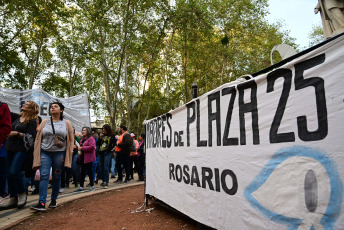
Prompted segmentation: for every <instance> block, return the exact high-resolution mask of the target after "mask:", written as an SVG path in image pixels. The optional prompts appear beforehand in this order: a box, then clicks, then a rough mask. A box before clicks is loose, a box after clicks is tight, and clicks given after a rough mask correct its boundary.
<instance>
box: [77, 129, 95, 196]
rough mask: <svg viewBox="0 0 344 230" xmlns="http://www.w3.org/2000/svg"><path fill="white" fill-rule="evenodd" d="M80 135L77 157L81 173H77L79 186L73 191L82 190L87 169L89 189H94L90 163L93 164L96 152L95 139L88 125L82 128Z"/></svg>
mask: <svg viewBox="0 0 344 230" xmlns="http://www.w3.org/2000/svg"><path fill="white" fill-rule="evenodd" d="M82 136H83V138H82V139H81V143H80V144H81V146H80V147H78V150H79V151H80V152H81V154H80V155H79V159H78V161H79V162H80V165H81V173H80V174H79V182H80V187H79V188H78V189H77V190H75V191H74V192H84V182H85V174H86V171H87V175H88V178H89V179H90V188H89V191H93V190H94V180H93V172H92V165H93V162H94V161H96V152H95V149H96V141H95V140H94V138H93V137H92V130H91V128H90V127H83V128H82Z"/></svg>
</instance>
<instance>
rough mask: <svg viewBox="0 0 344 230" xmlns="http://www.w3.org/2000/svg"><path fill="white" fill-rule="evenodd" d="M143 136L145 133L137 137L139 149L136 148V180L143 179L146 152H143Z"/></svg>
mask: <svg viewBox="0 0 344 230" xmlns="http://www.w3.org/2000/svg"><path fill="white" fill-rule="evenodd" d="M145 138H146V134H144V133H141V135H140V137H139V141H140V143H139V149H138V150H137V156H138V169H137V170H138V174H139V180H138V181H144V180H145V176H144V169H145V161H146V153H145Z"/></svg>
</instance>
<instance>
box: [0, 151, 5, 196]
mask: <svg viewBox="0 0 344 230" xmlns="http://www.w3.org/2000/svg"><path fill="white" fill-rule="evenodd" d="M6 177H7V160H6V157H0V196H5V195H6V194H7V190H6V185H7V178H6Z"/></svg>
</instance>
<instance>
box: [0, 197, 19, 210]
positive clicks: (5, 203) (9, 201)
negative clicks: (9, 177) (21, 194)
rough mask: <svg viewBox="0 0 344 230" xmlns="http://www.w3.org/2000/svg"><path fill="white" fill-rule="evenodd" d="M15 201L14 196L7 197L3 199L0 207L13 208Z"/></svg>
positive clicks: (15, 204)
mask: <svg viewBox="0 0 344 230" xmlns="http://www.w3.org/2000/svg"><path fill="white" fill-rule="evenodd" d="M17 203H18V201H17V199H16V198H15V197H10V198H9V199H5V200H4V201H3V204H2V205H1V206H0V207H1V209H8V208H15V207H16V206H17Z"/></svg>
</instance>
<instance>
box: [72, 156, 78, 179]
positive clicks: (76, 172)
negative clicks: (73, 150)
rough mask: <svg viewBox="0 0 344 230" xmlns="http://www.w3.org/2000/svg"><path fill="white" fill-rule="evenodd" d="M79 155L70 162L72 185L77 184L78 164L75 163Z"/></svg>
mask: <svg viewBox="0 0 344 230" xmlns="http://www.w3.org/2000/svg"><path fill="white" fill-rule="evenodd" d="M78 157H79V155H78V154H76V155H74V156H73V160H72V173H73V183H74V184H77V183H78V163H76V161H77V160H78Z"/></svg>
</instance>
